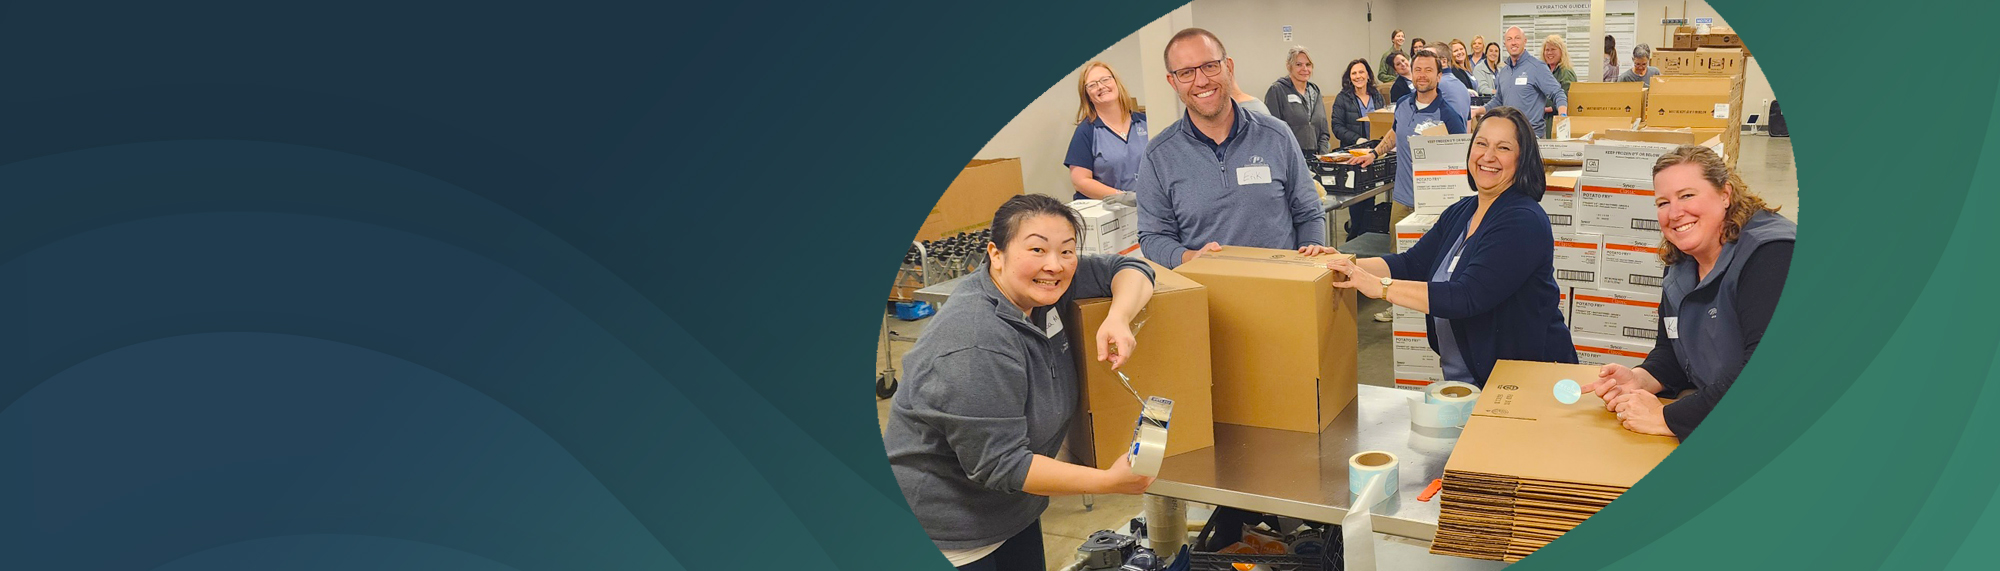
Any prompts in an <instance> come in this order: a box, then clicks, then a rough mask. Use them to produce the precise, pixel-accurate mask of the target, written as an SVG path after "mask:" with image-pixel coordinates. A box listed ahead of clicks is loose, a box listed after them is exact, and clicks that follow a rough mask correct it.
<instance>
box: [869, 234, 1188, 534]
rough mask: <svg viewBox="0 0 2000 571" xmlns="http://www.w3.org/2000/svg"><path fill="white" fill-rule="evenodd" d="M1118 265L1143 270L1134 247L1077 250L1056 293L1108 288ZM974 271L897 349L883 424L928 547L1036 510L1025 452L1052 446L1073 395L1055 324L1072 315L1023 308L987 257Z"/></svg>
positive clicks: (1020, 524) (894, 469) (1070, 366)
mask: <svg viewBox="0 0 2000 571" xmlns="http://www.w3.org/2000/svg"><path fill="white" fill-rule="evenodd" d="M1128 268H1129V269H1136V270H1139V271H1141V272H1145V274H1146V277H1147V278H1148V279H1151V278H1152V276H1153V271H1152V269H1151V268H1148V267H1146V263H1145V262H1142V261H1139V260H1138V259H1136V258H1127V257H1123V256H1083V257H1081V258H1079V259H1078V260H1077V267H1076V275H1075V276H1074V277H1073V278H1072V280H1071V285H1070V287H1069V291H1068V292H1066V293H1064V294H1063V297H1062V301H1059V302H1057V305H1061V304H1065V303H1068V302H1069V301H1070V300H1072V299H1082V298H1092V297H1106V296H1109V295H1111V277H1112V276H1113V275H1115V274H1117V273H1118V272H1119V271H1122V270H1125V269H1128ZM973 275H974V276H975V277H974V278H973V279H968V280H966V281H965V282H964V283H963V284H961V285H960V286H959V287H958V289H956V290H953V291H952V295H951V303H949V304H947V305H945V307H944V309H943V310H940V311H939V312H938V314H937V316H936V317H934V318H932V320H931V324H930V326H929V327H926V328H925V331H924V335H923V338H922V339H921V340H919V341H917V344H916V346H915V347H913V348H911V349H910V352H909V354H907V355H904V356H903V387H902V389H901V390H898V391H896V396H895V399H894V400H893V401H892V406H890V408H889V425H888V427H887V428H886V429H885V431H884V433H883V435H882V440H883V444H884V446H885V447H886V448H887V449H888V454H889V470H890V472H891V473H893V474H895V476H896V484H897V485H898V486H900V487H902V489H903V498H904V499H905V500H908V501H909V502H910V511H912V512H915V513H916V515H917V522H918V523H920V524H922V525H923V527H924V533H926V534H928V535H930V538H931V541H932V542H935V543H936V544H937V546H938V548H939V549H971V548H974V547H983V546H987V545H992V544H995V543H1000V542H1002V541H1005V540H1006V539H1007V538H1009V537H1013V536H1014V534H1016V533H1020V532H1021V530H1023V529H1027V528H1028V526H1029V525H1031V524H1033V523H1035V521H1036V520H1037V519H1039V518H1041V516H1042V511H1043V510H1044V509H1047V508H1048V505H1049V499H1048V498H1046V497H1042V496H1037V495H1032V494H1029V493H1027V492H1023V491H1021V487H1022V486H1023V485H1025V484H1026V483H1027V481H1028V464H1029V462H1030V461H1031V460H1032V459H1033V456H1034V455H1036V454H1040V455H1043V456H1049V457H1054V456H1055V455H1056V451H1057V450H1058V449H1060V448H1061V447H1062V442H1063V437H1064V436H1065V435H1066V434H1067V432H1068V428H1069V421H1070V417H1071V416H1072V415H1073V414H1075V412H1076V405H1077V398H1078V396H1077V395H1078V387H1077V383H1078V379H1077V370H1076V360H1075V358H1074V356H1073V354H1072V353H1071V352H1072V351H1074V350H1077V349H1078V348H1075V347H1071V346H1070V342H1069V337H1068V335H1066V334H1065V331H1067V330H1068V328H1070V327H1071V326H1073V325H1074V324H1068V323H1062V321H1061V318H1060V317H1059V316H1060V314H1061V312H1059V311H1056V310H1055V306H1049V307H1037V308H1035V309H1034V311H1032V312H1029V314H1028V315H1027V316H1026V317H1023V316H1022V314H1021V310H1020V309H1019V308H1017V307H1015V306H1014V304H1013V303H1012V302H1009V301H1007V298H1006V297H1005V296H1003V295H1001V294H1000V290H999V288H998V287H997V286H995V285H994V284H993V280H992V279H991V278H988V277H986V276H988V275H989V274H988V273H987V268H986V266H981V267H980V268H979V271H978V272H976V273H974V274H973ZM1088 333H1094V332H1088ZM1086 338H1088V336H1086Z"/></svg>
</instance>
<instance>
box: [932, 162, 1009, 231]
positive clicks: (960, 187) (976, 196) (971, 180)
mask: <svg viewBox="0 0 2000 571" xmlns="http://www.w3.org/2000/svg"><path fill="white" fill-rule="evenodd" d="M1022 188H1023V185H1022V182H1021V159H977V160H974V161H972V162H970V163H966V165H965V170H962V171H959V173H958V178H956V179H953V180H952V181H951V186H948V187H945V189H944V195H943V196H940V197H938V201H937V204H936V205H935V206H932V207H931V212H930V215H929V216H927V217H925V218H924V225H923V226H921V227H918V228H917V237H916V239H918V240H936V239H939V238H945V237H948V236H952V235H954V234H958V233H960V232H966V231H971V230H978V229H981V228H985V227H987V226H991V225H992V224H993V211H995V210H999V209H1000V205H1001V204H1002V203H1005V202H1007V199H1009V198H1013V197H1014V196H1015V195H1018V194H1021V190H1022Z"/></svg>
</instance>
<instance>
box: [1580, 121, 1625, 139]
mask: <svg viewBox="0 0 2000 571" xmlns="http://www.w3.org/2000/svg"><path fill="white" fill-rule="evenodd" d="M1638 126H1639V119H1638V118H1637V117H1570V118H1569V136H1570V138H1572V139H1581V138H1583V137H1584V136H1585V135H1589V134H1591V133H1597V132H1601V131H1608V130H1611V129H1634V128H1637V127H1638ZM1593 138H1595V137H1593Z"/></svg>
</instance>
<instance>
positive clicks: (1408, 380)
mask: <svg viewBox="0 0 2000 571" xmlns="http://www.w3.org/2000/svg"><path fill="white" fill-rule="evenodd" d="M1392 374H1393V375H1394V377H1393V378H1394V380H1395V385H1394V386H1395V387H1396V388H1399V389H1404V390H1411V391H1421V390H1424V387H1428V386H1431V383H1442V382H1444V370H1443V369H1407V370H1404V369H1399V370H1397V371H1395V372H1394V373H1392Z"/></svg>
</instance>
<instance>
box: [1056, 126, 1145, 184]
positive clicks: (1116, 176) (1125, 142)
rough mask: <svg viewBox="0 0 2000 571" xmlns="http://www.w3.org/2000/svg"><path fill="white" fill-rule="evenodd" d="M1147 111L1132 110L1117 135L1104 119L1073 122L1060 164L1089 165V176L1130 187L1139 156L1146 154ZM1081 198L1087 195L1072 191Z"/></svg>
mask: <svg viewBox="0 0 2000 571" xmlns="http://www.w3.org/2000/svg"><path fill="white" fill-rule="evenodd" d="M1147 139H1148V137H1147V133H1146V114H1145V113H1133V114H1132V125H1131V126H1130V127H1129V128H1127V130H1126V131H1125V136H1123V137H1120V136H1118V133H1116V132H1114V131H1112V130H1111V127H1109V126H1107V125H1105V124H1104V120H1102V119H1098V118H1096V117H1092V118H1091V119H1090V120H1089V121H1084V122H1082V123H1078V124H1077V125H1076V134H1074V135H1071V136H1070V138H1069V153H1068V154H1067V155H1065V156H1064V157H1063V167H1064V168H1068V167H1083V168H1087V169H1090V178H1094V179H1097V182H1101V183H1104V185H1105V186H1109V187H1111V188H1115V189H1118V190H1132V184H1133V183H1134V182H1136V181H1138V179H1139V159H1141V158H1144V157H1145V155H1146V141H1147ZM1075 194H1076V198H1077V199H1079V200H1081V199H1085V198H1090V197H1088V196H1084V195H1083V193H1081V192H1078V193H1075Z"/></svg>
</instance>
